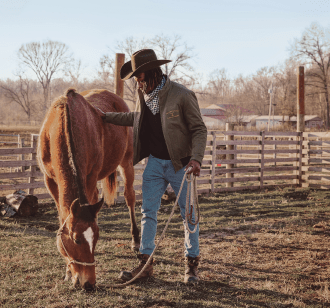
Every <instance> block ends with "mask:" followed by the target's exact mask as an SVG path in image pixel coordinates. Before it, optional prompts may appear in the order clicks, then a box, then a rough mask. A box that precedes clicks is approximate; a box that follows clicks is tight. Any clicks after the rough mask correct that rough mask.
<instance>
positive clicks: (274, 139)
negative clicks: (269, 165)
mask: <svg viewBox="0 0 330 308" xmlns="http://www.w3.org/2000/svg"><path fill="white" fill-rule="evenodd" d="M273 141H276V137H275V136H273ZM273 148H274V150H275V153H274V155H273V157H274V159H275V160H276V144H274V146H273ZM274 166H275V167H276V161H275V162H274Z"/></svg>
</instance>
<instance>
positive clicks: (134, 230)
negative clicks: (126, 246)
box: [119, 159, 140, 251]
mask: <svg viewBox="0 0 330 308" xmlns="http://www.w3.org/2000/svg"><path fill="white" fill-rule="evenodd" d="M119 169H120V173H121V175H122V177H123V179H124V185H125V190H124V196H125V200H126V204H127V206H128V210H129V215H130V219H131V234H132V246H131V247H132V249H133V250H135V251H138V250H139V248H140V237H139V229H138V227H137V225H136V220H135V191H134V187H133V182H134V168H133V164H132V161H131V159H129V160H128V159H123V161H122V163H121V165H120V168H119Z"/></svg>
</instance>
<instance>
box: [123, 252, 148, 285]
mask: <svg viewBox="0 0 330 308" xmlns="http://www.w3.org/2000/svg"><path fill="white" fill-rule="evenodd" d="M137 258H138V259H139V260H140V263H139V265H138V266H137V267H135V268H133V269H132V270H131V271H122V272H121V273H120V274H119V278H120V279H122V280H124V281H129V280H131V279H133V278H134V277H135V276H136V275H137V274H139V273H140V271H141V270H142V268H143V267H144V266H145V264H146V263H147V261H148V259H149V255H147V254H140V255H138V256H137ZM152 264H153V259H152V260H151V262H150V263H149V264H148V266H147V267H146V269H145V270H144V271H143V273H142V274H141V275H140V276H139V278H138V279H141V278H147V277H151V276H152V274H153V272H154V269H153V266H152Z"/></svg>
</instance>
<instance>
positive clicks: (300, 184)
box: [296, 132, 303, 187]
mask: <svg viewBox="0 0 330 308" xmlns="http://www.w3.org/2000/svg"><path fill="white" fill-rule="evenodd" d="M302 149H303V132H299V153H298V155H299V156H298V159H299V160H298V172H297V173H298V180H297V183H296V184H298V186H299V187H301V186H302Z"/></svg>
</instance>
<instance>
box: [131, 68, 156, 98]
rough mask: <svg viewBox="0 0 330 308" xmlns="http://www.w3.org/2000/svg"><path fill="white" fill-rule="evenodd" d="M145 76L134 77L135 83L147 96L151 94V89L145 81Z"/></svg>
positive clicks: (142, 74)
mask: <svg viewBox="0 0 330 308" xmlns="http://www.w3.org/2000/svg"><path fill="white" fill-rule="evenodd" d="M144 77H145V74H144V73H141V74H139V75H138V76H134V78H135V81H136V82H137V84H138V87H139V89H140V90H141V91H142V92H143V93H146V94H149V93H150V92H151V90H152V89H151V87H150V85H148V84H147V83H146V82H145V81H144Z"/></svg>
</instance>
